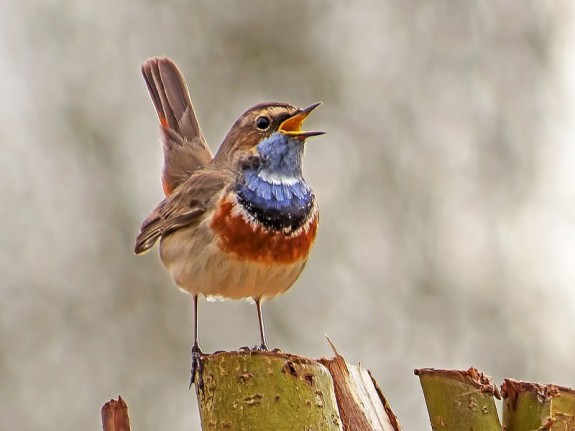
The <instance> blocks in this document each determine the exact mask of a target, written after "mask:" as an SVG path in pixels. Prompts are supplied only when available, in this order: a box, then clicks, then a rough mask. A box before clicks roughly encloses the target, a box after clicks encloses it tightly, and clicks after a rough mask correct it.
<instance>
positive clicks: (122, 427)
mask: <svg viewBox="0 0 575 431" xmlns="http://www.w3.org/2000/svg"><path fill="white" fill-rule="evenodd" d="M101 414H102V426H103V429H104V431H130V419H129V418H128V406H127V405H126V402H125V401H124V400H123V399H122V397H121V396H118V400H110V401H108V402H107V403H106V404H104V405H103V406H102V411H101Z"/></svg>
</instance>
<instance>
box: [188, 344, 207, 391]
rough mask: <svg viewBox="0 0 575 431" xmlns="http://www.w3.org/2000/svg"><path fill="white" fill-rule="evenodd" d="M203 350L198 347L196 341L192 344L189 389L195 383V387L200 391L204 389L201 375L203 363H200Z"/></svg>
mask: <svg viewBox="0 0 575 431" xmlns="http://www.w3.org/2000/svg"><path fill="white" fill-rule="evenodd" d="M203 354H204V352H202V349H200V346H199V345H198V344H197V343H194V345H193V346H192V369H191V370H190V374H191V377H190V386H189V389H191V388H192V385H193V384H194V383H195V384H196V387H197V388H198V389H200V390H201V391H203V390H204V377H203V371H204V370H203V365H202V356H203Z"/></svg>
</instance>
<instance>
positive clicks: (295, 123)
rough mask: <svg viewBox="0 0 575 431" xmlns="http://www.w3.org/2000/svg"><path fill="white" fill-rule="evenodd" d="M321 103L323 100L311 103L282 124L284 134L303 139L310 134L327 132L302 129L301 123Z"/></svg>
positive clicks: (315, 134)
mask: <svg viewBox="0 0 575 431" xmlns="http://www.w3.org/2000/svg"><path fill="white" fill-rule="evenodd" d="M319 105H321V102H317V103H314V104H313V105H309V106H308V107H307V108H305V109H302V110H301V111H299V112H298V113H297V114H295V115H294V116H293V117H289V118H288V119H287V120H285V121H284V122H283V123H281V124H280V127H279V131H280V132H281V133H283V134H284V135H288V136H293V137H294V138H297V139H301V140H302V141H303V140H305V139H306V138H309V137H310V136H318V135H323V134H324V133H325V132H306V131H303V130H302V129H301V125H302V124H303V122H304V121H305V119H306V118H307V116H308V115H309V114H310V113H311V111H313V110H314V109H315V108H317V107H318V106H319Z"/></svg>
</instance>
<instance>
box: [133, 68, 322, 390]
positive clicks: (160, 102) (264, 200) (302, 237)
mask: <svg viewBox="0 0 575 431" xmlns="http://www.w3.org/2000/svg"><path fill="white" fill-rule="evenodd" d="M142 72H143V75H144V78H145V80H146V84H147V86H148V90H149V92H150V96H151V98H152V102H153V103H154V106H155V108H156V112H157V114H158V118H159V121H160V127H161V135H162V144H163V149H164V168H163V175H162V186H163V190H164V194H165V198H164V199H163V200H162V201H161V202H160V203H159V204H158V205H157V206H156V208H154V210H153V211H152V212H151V214H150V215H149V216H148V217H147V218H146V219H145V220H144V222H143V224H142V227H141V230H140V233H139V235H138V237H137V239H136V246H135V252H136V253H137V254H140V253H143V252H145V251H147V250H148V249H149V248H150V247H152V246H153V245H154V243H155V242H156V241H158V240H159V241H160V258H161V261H162V263H163V265H164V266H165V268H166V269H167V270H168V272H169V273H170V276H171V277H172V279H173V281H174V283H175V284H176V285H177V286H178V287H179V288H180V289H181V290H183V291H184V292H187V293H190V294H191V295H192V298H193V308H194V345H193V347H192V358H193V360H192V364H193V365H192V381H193V380H194V378H195V371H196V369H197V366H199V365H201V364H200V363H199V358H200V355H201V350H200V347H199V344H198V296H199V295H203V296H205V297H207V298H224V299H242V298H247V299H253V301H254V302H255V304H256V307H257V313H258V320H259V331H260V338H261V345H260V346H259V348H261V349H262V350H266V349H267V345H266V337H265V330H264V319H263V315H262V302H264V301H265V300H267V299H269V298H272V297H274V296H276V295H279V294H281V293H284V292H285V291H286V290H287V289H289V288H290V287H291V286H292V284H294V282H295V281H296V280H297V278H298V277H299V275H300V273H301V272H302V270H303V268H304V266H305V264H306V261H307V259H308V256H309V253H310V250H311V248H312V246H313V243H314V240H315V236H316V231H317V225H318V218H319V213H318V208H317V205H316V201H315V197H314V194H313V192H312V189H311V188H310V186H309V185H308V184H307V183H306V181H305V180H304V178H303V176H302V157H303V153H304V144H305V141H306V139H307V138H309V137H311V136H316V135H321V134H323V132H308V131H303V130H302V128H301V127H302V123H303V122H304V120H305V119H306V118H307V116H308V115H309V114H310V113H311V112H312V111H313V110H314V109H315V108H317V107H318V106H319V105H320V103H315V104H313V105H310V106H308V107H307V108H304V109H302V108H298V107H297V106H293V105H290V104H288V103H279V102H269V103H261V104H259V105H256V106H254V107H253V108H250V109H248V110H247V111H246V112H245V113H244V114H243V115H242V116H241V117H240V118H239V119H238V120H237V121H236V122H235V124H234V125H233V126H232V128H231V129H230V131H229V132H228V134H227V136H226V137H225V139H224V141H223V143H222V144H221V146H220V148H219V150H218V152H217V153H216V155H215V156H212V153H211V152H210V150H209V148H208V146H207V145H206V141H205V139H204V136H203V134H202V131H201V129H200V125H199V123H198V120H197V118H196V115H195V113H194V109H193V107H192V102H191V99H190V95H189V93H188V89H187V86H186V83H185V80H184V78H183V76H182V74H181V73H180V71H179V70H178V68H177V66H176V65H175V64H174V63H173V62H172V61H171V60H169V59H168V58H153V59H150V60H148V61H146V62H145V63H144V65H143V66H142Z"/></svg>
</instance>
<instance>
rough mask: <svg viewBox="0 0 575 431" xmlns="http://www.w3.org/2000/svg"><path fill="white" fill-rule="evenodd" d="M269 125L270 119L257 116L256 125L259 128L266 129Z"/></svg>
mask: <svg viewBox="0 0 575 431" xmlns="http://www.w3.org/2000/svg"><path fill="white" fill-rule="evenodd" d="M269 126H270V119H269V118H268V117H258V118H257V120H256V127H257V128H258V129H260V130H266V129H267V128H268V127H269Z"/></svg>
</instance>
